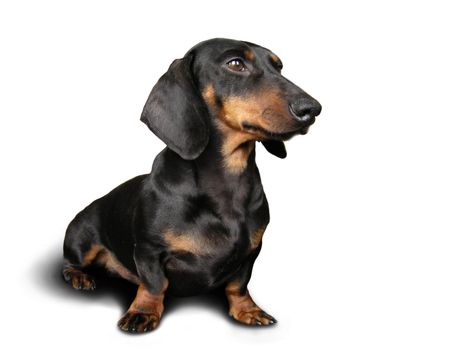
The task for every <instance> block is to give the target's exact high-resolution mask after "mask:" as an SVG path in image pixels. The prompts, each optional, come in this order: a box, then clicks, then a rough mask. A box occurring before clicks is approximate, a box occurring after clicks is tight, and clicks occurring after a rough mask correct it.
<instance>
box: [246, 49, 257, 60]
mask: <svg viewBox="0 0 467 350" xmlns="http://www.w3.org/2000/svg"><path fill="white" fill-rule="evenodd" d="M245 58H246V59H248V60H250V61H253V59H254V58H255V53H254V52H253V50H246V51H245Z"/></svg>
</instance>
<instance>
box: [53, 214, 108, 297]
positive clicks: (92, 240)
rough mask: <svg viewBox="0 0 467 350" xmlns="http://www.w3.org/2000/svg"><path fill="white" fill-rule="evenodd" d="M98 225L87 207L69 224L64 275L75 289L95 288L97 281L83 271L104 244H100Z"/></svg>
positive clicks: (64, 254)
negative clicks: (94, 222) (94, 223)
mask: <svg viewBox="0 0 467 350" xmlns="http://www.w3.org/2000/svg"><path fill="white" fill-rule="evenodd" d="M98 242H99V240H98V235H97V227H96V226H95V225H93V217H92V215H90V213H89V208H86V209H85V210H83V211H82V212H81V213H79V214H78V215H77V216H76V217H75V218H74V219H73V220H72V221H71V223H70V224H69V225H68V228H67V231H66V235H65V241H64V244H63V257H64V261H63V269H62V275H63V278H64V279H65V281H66V282H67V283H69V284H70V285H71V286H72V287H73V288H74V289H79V290H94V289H95V288H96V282H95V280H94V278H93V277H91V276H90V275H89V274H87V273H86V272H84V271H83V269H84V268H85V267H86V266H89V265H90V264H91V263H92V262H93V261H94V260H95V259H96V257H97V256H98V255H99V253H100V252H101V250H102V246H101V245H99V244H98Z"/></svg>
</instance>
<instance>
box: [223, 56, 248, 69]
mask: <svg viewBox="0 0 467 350" xmlns="http://www.w3.org/2000/svg"><path fill="white" fill-rule="evenodd" d="M227 67H229V69H230V70H233V71H234V72H244V71H246V70H247V68H246V66H245V63H243V61H242V60H241V59H239V58H234V59H233V60H230V61H229V62H227Z"/></svg>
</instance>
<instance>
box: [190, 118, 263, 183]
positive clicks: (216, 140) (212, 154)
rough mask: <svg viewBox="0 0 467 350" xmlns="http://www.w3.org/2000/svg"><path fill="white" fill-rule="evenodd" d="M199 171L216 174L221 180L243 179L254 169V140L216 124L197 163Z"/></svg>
mask: <svg viewBox="0 0 467 350" xmlns="http://www.w3.org/2000/svg"><path fill="white" fill-rule="evenodd" d="M197 165H198V168H199V171H209V172H211V173H217V174H218V175H219V176H221V177H222V178H226V177H228V178H232V177H244V175H245V174H249V173H251V172H252V171H254V170H255V169H256V164H255V140H254V139H253V138H252V136H251V135H250V134H247V133H242V132H238V131H236V130H233V129H232V128H230V127H229V126H227V125H225V124H223V123H221V122H216V123H215V125H211V130H210V140H209V143H208V145H207V147H206V149H205V151H204V152H203V154H202V155H201V156H200V158H199V159H198V161H197Z"/></svg>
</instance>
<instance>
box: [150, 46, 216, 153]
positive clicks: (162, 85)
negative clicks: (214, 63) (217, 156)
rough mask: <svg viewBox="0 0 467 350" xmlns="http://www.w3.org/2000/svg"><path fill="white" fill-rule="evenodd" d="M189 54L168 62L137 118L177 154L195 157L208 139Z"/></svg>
mask: <svg viewBox="0 0 467 350" xmlns="http://www.w3.org/2000/svg"><path fill="white" fill-rule="evenodd" d="M192 59H193V57H192V55H191V54H189V55H187V56H185V57H184V58H182V59H177V60H175V61H173V62H172V64H171V65H170V67H169V70H168V71H167V72H166V73H165V74H164V75H163V76H162V77H161V78H160V79H159V81H158V82H157V83H156V85H155V86H154V88H153V89H152V91H151V93H150V94H149V97H148V100H147V102H146V104H145V105H144V109H143V113H142V114H141V121H142V122H144V123H145V124H146V125H147V126H148V127H149V129H150V130H151V131H152V132H153V133H154V134H156V136H157V137H159V138H160V139H161V140H162V141H164V143H165V144H166V145H167V146H168V147H169V148H170V149H171V150H172V151H174V152H176V153H177V154H178V155H179V156H180V157H182V158H184V159H187V160H191V159H195V158H197V157H198V156H199V155H200V154H201V153H202V152H203V150H204V149H205V147H206V145H207V143H208V140H209V131H208V126H207V121H206V119H205V118H206V115H207V110H206V106H205V104H204V101H203V100H202V98H201V96H200V94H199V91H198V88H197V87H196V84H195V81H194V79H193V73H192V70H191V62H192Z"/></svg>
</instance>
